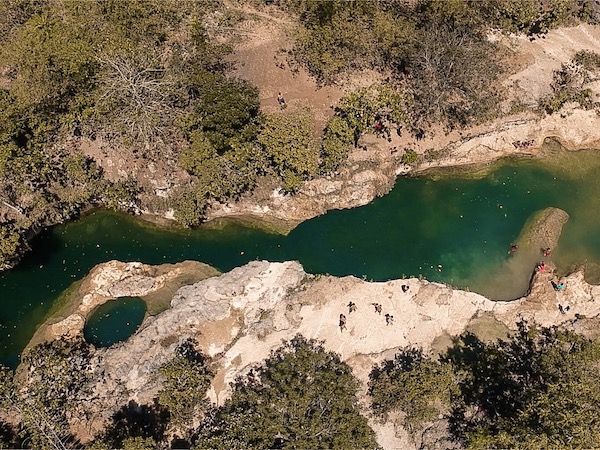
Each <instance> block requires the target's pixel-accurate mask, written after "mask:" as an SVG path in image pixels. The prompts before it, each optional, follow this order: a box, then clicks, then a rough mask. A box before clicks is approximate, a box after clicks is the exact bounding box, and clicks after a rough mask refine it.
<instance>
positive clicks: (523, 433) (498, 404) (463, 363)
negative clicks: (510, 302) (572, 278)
mask: <svg viewBox="0 0 600 450" xmlns="http://www.w3.org/2000/svg"><path fill="white" fill-rule="evenodd" d="M447 359H448V361H449V362H450V363H451V364H452V365H453V366H454V367H455V369H456V370H459V371H461V372H462V373H463V374H464V379H463V381H461V383H460V384H459V388H460V396H459V397H458V398H457V400H456V402H455V406H454V413H453V415H452V423H453V429H454V433H455V434H456V435H457V436H458V437H460V438H462V439H464V441H465V443H466V444H467V446H468V447H469V448H476V449H489V448H528V449H538V448H544V447H560V448H594V447H598V445H600V421H599V420H598V414H597V413H598V410H599V408H600V389H599V386H598V383H597V379H598V375H599V371H600V364H599V363H600V344H599V343H598V342H594V341H591V340H589V339H586V338H584V337H582V336H580V335H577V334H574V333H572V332H569V331H563V330H560V329H558V328H538V327H536V326H530V325H528V324H527V323H526V322H521V323H519V331H518V333H516V334H515V335H514V336H512V337H511V338H510V339H509V340H507V341H498V342H494V343H484V342H482V341H480V340H478V339H477V338H476V337H475V336H473V335H471V334H466V335H463V336H462V337H461V338H460V339H459V340H458V341H457V342H456V344H455V345H454V347H453V348H452V349H451V350H450V351H449V352H448V355H447Z"/></svg>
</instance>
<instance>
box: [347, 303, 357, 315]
mask: <svg viewBox="0 0 600 450" xmlns="http://www.w3.org/2000/svg"><path fill="white" fill-rule="evenodd" d="M354 311H356V303H354V302H352V301H351V302H350V303H348V314H351V313H353V312H354Z"/></svg>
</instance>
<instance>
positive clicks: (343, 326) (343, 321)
mask: <svg viewBox="0 0 600 450" xmlns="http://www.w3.org/2000/svg"><path fill="white" fill-rule="evenodd" d="M345 329H346V316H345V315H343V314H340V331H344V330H345Z"/></svg>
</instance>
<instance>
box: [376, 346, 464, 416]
mask: <svg viewBox="0 0 600 450" xmlns="http://www.w3.org/2000/svg"><path fill="white" fill-rule="evenodd" d="M370 379H371V380H370V382H369V395H370V396H371V397H372V408H373V410H374V411H375V413H377V414H378V415H382V416H385V415H386V414H387V413H388V412H390V411H394V410H401V411H403V412H404V413H405V414H406V418H405V423H406V425H407V426H409V427H410V428H414V427H418V426H420V425H422V424H423V423H424V422H427V421H430V420H433V419H435V418H436V417H437V416H438V415H439V414H440V413H443V412H447V411H448V410H449V408H450V405H451V400H452V398H453V397H454V396H455V395H456V394H458V389H457V386H456V382H457V381H458V379H457V377H456V375H455V374H454V372H453V369H452V366H451V365H450V364H448V363H443V362H440V361H438V360H434V359H431V358H427V357H426V356H425V355H423V352H422V351H421V350H417V349H406V350H403V351H402V352H400V353H398V354H396V356H395V357H394V359H393V360H385V361H383V362H382V363H381V364H379V365H377V366H375V367H374V368H373V370H372V371H371V374H370Z"/></svg>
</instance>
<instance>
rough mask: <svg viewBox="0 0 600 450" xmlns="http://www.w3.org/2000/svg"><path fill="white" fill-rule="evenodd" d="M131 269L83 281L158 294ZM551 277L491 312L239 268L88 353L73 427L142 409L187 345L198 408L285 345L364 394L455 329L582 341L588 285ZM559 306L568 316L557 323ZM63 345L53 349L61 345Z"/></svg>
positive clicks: (587, 326)
mask: <svg viewBox="0 0 600 450" xmlns="http://www.w3.org/2000/svg"><path fill="white" fill-rule="evenodd" d="M147 267H149V266H147ZM139 270H140V266H139V264H137V263H127V264H125V263H118V262H109V263H105V264H102V265H100V266H98V267H97V268H95V269H94V270H93V272H92V274H91V275H90V278H91V280H93V281H91V280H90V283H94V291H95V292H99V291H101V290H102V289H110V288H111V286H113V284H112V281H111V280H115V279H117V280H119V293H120V294H121V295H132V294H134V293H139V289H137V288H138V287H139V285H140V282H141V283H142V284H144V285H147V286H159V285H160V284H161V283H162V282H163V281H164V280H163V279H164V277H165V273H164V272H163V273H162V274H160V275H156V276H155V277H152V276H151V274H150V273H151V272H148V271H147V272H146V275H144V280H143V281H142V279H141V278H140V275H139V273H137V271H139ZM155 273H156V274H158V273H160V271H155ZM171 273H172V271H171ZM167 276H168V275H167ZM553 276H554V275H553V274H552V273H551V272H550V271H546V272H536V273H535V274H534V276H533V281H532V286H531V291H530V292H529V294H528V295H526V296H524V297H522V298H520V299H518V300H514V301H508V302H494V301H491V300H488V299H486V298H485V297H483V296H481V295H479V294H476V293H473V292H465V291H460V290H457V289H452V287H450V286H447V285H444V284H440V283H431V282H428V281H426V280H419V279H416V278H411V279H404V280H391V281H388V282H379V283H376V282H368V281H365V280H361V279H358V278H356V277H352V276H349V277H343V278H336V277H332V276H318V275H311V274H307V273H306V272H305V271H304V270H303V268H302V266H301V265H300V264H299V263H297V262H284V263H270V262H267V261H254V262H250V263H248V264H246V265H245V266H242V267H239V268H236V269H233V270H231V271H230V272H227V273H225V274H222V275H219V276H213V277H209V278H207V279H205V280H203V281H199V282H197V283H194V284H191V285H187V286H183V287H181V288H180V289H179V290H177V292H176V293H175V294H174V296H173V297H172V300H171V307H170V308H169V309H167V310H166V311H164V312H162V313H160V314H158V315H156V316H152V317H148V318H146V319H145V321H144V322H143V324H142V325H141V326H140V328H139V330H138V331H137V332H136V333H135V334H134V335H133V336H132V337H131V338H130V339H129V340H127V341H126V342H123V343H121V344H117V345H114V346H113V347H110V348H108V349H97V350H96V351H95V356H94V359H93V373H94V376H93V381H92V383H91V384H90V389H91V390H92V392H93V394H92V395H90V396H88V397H87V398H85V399H81V402H82V406H85V409H86V410H88V411H93V412H94V414H91V415H90V418H89V422H88V423H86V424H81V425H82V426H80V427H78V428H79V429H87V430H89V433H90V435H89V436H88V437H91V435H93V433H94V432H97V431H99V430H101V429H102V427H103V426H104V424H105V421H106V420H108V418H109V417H110V415H111V414H112V413H114V412H115V411H116V410H117V409H118V408H119V407H120V406H122V405H123V404H126V403H127V402H128V401H129V400H134V401H135V402H137V403H138V404H148V403H152V401H153V398H154V397H155V396H156V394H157V392H158V390H159V389H160V381H159V379H158V378H157V377H156V372H157V370H158V368H159V367H160V366H161V365H162V364H164V363H165V362H167V361H168V360H169V359H170V358H172V357H174V355H175V352H174V349H175V347H177V345H178V344H180V343H181V342H183V341H184V340H185V339H187V338H189V337H193V338H195V339H197V340H198V343H199V347H200V349H201V350H202V351H203V352H204V353H206V354H207V355H210V356H211V357H212V358H213V360H214V369H215V371H216V376H215V378H214V380H213V382H212V385H211V387H210V390H209V397H210V399H211V401H213V402H214V403H217V404H220V403H222V402H223V401H224V399H225V398H227V396H228V395H229V383H230V382H232V381H233V380H234V379H235V378H236V376H238V375H240V374H244V373H246V372H247V371H248V370H249V369H250V368H252V367H253V366H255V365H257V364H259V363H260V362H261V361H262V360H263V359H264V358H266V357H267V356H268V355H269V353H270V351H272V350H273V349H275V348H277V347H278V346H279V345H280V344H281V341H282V340H285V339H290V338H292V337H293V336H295V335H296V334H302V335H304V336H305V337H308V338H315V339H318V340H322V341H323V342H324V346H325V348H326V349H328V350H331V351H335V352H337V353H339V354H340V355H341V357H342V359H343V360H344V361H346V362H347V363H348V364H350V366H351V367H352V368H353V371H354V373H355V375H356V376H357V377H358V378H359V380H360V381H361V383H362V386H363V389H365V392H366V385H367V382H368V375H369V372H370V370H371V368H372V366H373V364H375V363H377V362H380V361H381V360H382V359H384V358H389V357H391V356H393V355H394V353H395V352H396V351H397V350H398V349H400V348H405V347H420V348H423V349H424V350H425V351H442V350H443V349H444V348H445V347H447V346H448V345H449V344H450V342H451V338H452V337H453V336H457V335H459V334H461V333H462V332H464V331H465V330H469V331H472V332H475V333H477V334H478V335H479V336H480V337H481V338H482V339H495V338H503V337H505V336H506V333H507V332H508V331H509V330H512V329H515V324H516V322H517V321H519V320H521V319H525V320H528V321H531V322H535V323H537V324H540V325H543V326H551V325H562V326H567V327H570V328H576V329H578V330H579V331H581V330H584V331H585V330H588V331H589V330H593V329H594V328H595V327H596V325H597V317H598V316H599V314H600V286H592V285H589V284H588V283H586V282H585V280H584V276H583V271H577V272H575V273H573V274H571V275H569V276H567V277H565V278H564V279H563V280H562V281H563V282H564V283H565V284H566V286H567V288H566V289H565V290H563V291H556V290H555V289H554V288H553V287H552V284H551V281H552V279H553ZM129 283H131V284H130V286H131V290H129V289H128V285H129ZM349 302H353V303H355V304H356V305H357V310H356V311H355V312H352V313H349V311H348V307H347V305H348V303H349ZM374 302H377V303H380V304H381V305H382V314H378V313H377V311H376V310H375V308H374V306H373V303H374ZM559 304H560V305H562V306H569V307H570V308H569V310H568V311H567V312H561V311H560V310H559V308H558V305H559ZM340 313H344V314H345V315H346V316H347V317H348V320H347V325H346V329H344V330H342V329H341V328H340V327H339V323H338V317H339V314H340ZM384 314H390V315H391V316H393V321H392V323H390V324H388V323H386V322H387V321H386V320H385V318H384ZM63 325H65V326H67V325H68V324H67V323H66V322H65V323H64V324H63ZM56 330H58V328H55V329H54V331H56ZM64 334H65V333H64V332H61V334H60V335H56V336H55V338H64V337H65V336H64ZM83 425H85V426H83ZM372 425H373V426H374V427H375V428H376V429H377V430H378V434H379V435H381V436H382V439H383V436H384V435H388V434H389V431H390V430H389V429H388V430H387V431H385V430H386V427H388V428H389V427H393V424H390V423H379V424H372ZM386 433H387V434H386ZM392 434H393V436H395V437H394V441H393V442H387V443H386V444H384V443H383V442H382V443H381V444H382V445H383V446H384V447H385V448H391V447H390V446H392V447H393V446H400V447H402V448H410V445H412V444H410V445H409V441H410V439H409V437H408V435H405V434H406V433H404V434H403V433H399V434H398V433H397V430H396V432H394V433H392ZM396 434H398V436H396ZM403 436H404V437H403ZM388 438H390V437H389V436H388ZM388 438H386V439H388Z"/></svg>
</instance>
